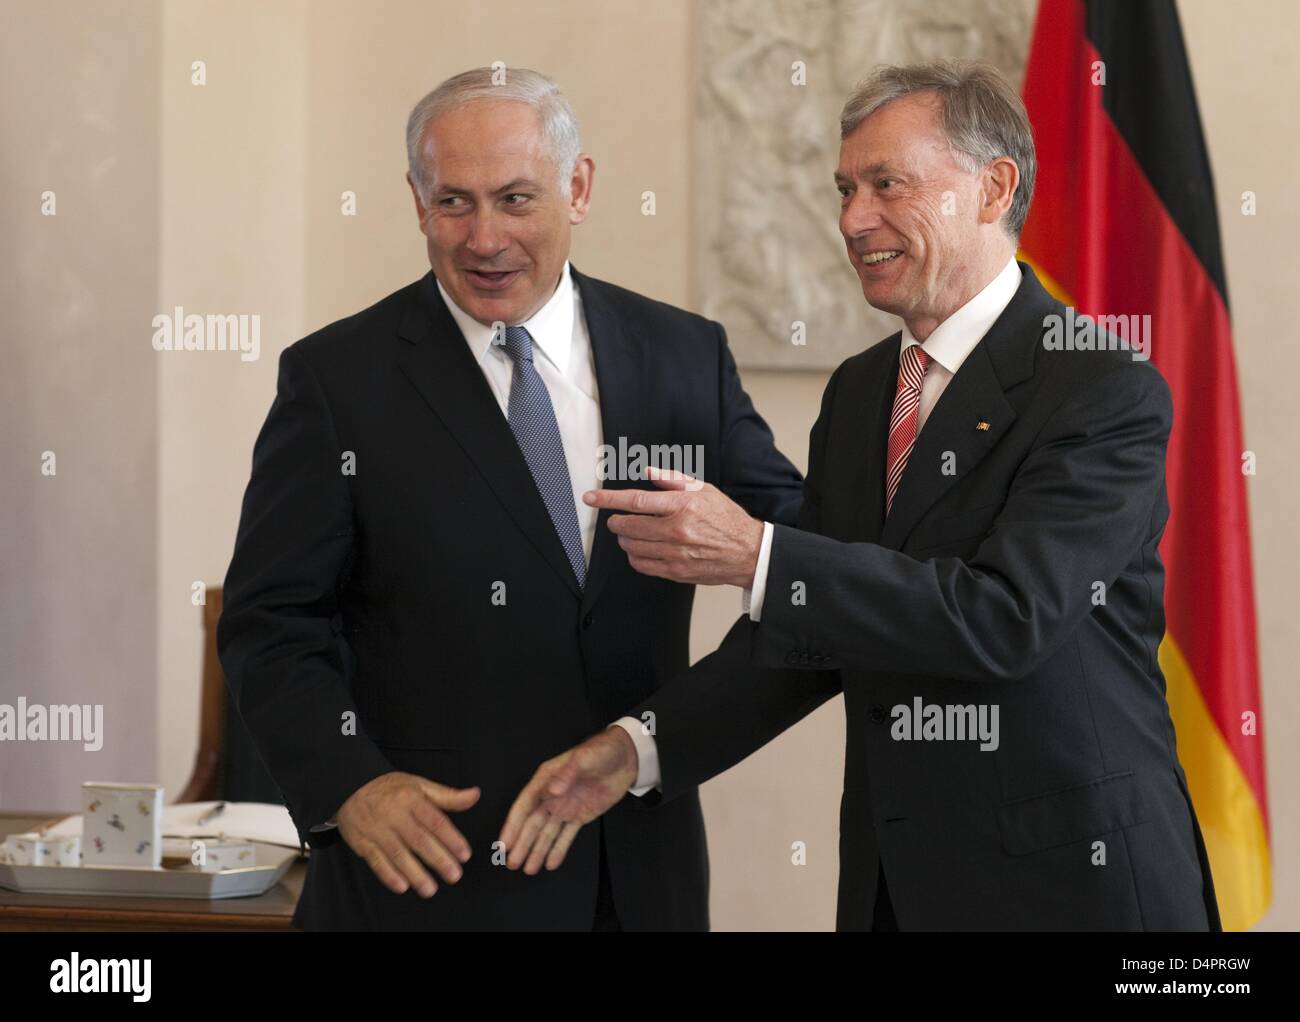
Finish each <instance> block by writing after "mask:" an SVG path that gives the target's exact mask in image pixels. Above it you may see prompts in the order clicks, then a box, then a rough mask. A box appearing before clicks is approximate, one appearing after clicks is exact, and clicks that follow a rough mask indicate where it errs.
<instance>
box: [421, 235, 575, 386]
mask: <svg viewBox="0 0 1300 1022" xmlns="http://www.w3.org/2000/svg"><path fill="white" fill-rule="evenodd" d="M438 293H439V294H441V295H442V300H443V301H444V302H446V303H447V310H448V311H449V312H450V313H451V316H452V319H454V320H455V321H456V325H457V326H458V327H460V332H461V334H463V335H464V337H465V342H466V343H467V344H468V345H469V350H470V353H471V354H472V355H473V356H474V359H475V360H476V361H479V362H481V361H482V360H483V358H484V357H485V356H486V355H487V354H488V351H489V349H490V348H491V347H492V327H491V326H490V325H487V324H484V323H480V322H479V321H478V320H476V319H475V318H474V317H473V316H471V315H470V314H469V313H468V312H466V311H465V310H464V309H462V308H461V307H460V306H459V305H457V304H456V303H455V302H453V301H452V300H451V295H449V294H447V291H446V289H445V288H444V287H443V286H442V281H438ZM573 298H574V288H573V278H572V277H571V276H570V275H569V261H568V260H567V259H566V260H565V261H564V268H563V269H562V270H561V271H560V283H559V284H558V285H557V286H556V288H555V293H554V294H553V295H551V297H550V298H548V299H547V300H546V304H545V305H543V306H542V307H541V308H540V309H538V310H537V311H536V312H535V313H533V315H532V316H531V317H530V318H529V319H527V320H525V321H524V322H523V323H521V324H520V326H522V327H523V328H524V329H525V330H527V331H528V333H529V334H530V335H531V336H532V338H533V350H534V352H536V351H538V350H539V349H540V351H541V352H542V354H543V355H545V356H546V358H547V359H548V360H550V362H551V364H552V365H553V366H555V368H556V369H557V370H558V371H559V372H560V375H564V373H565V372H567V371H568V368H569V354H570V352H571V350H572V348H573V313H574V309H573ZM505 357H507V358H509V357H510V356H508V355H506V356H505Z"/></svg>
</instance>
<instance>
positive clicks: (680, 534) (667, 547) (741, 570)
mask: <svg viewBox="0 0 1300 1022" xmlns="http://www.w3.org/2000/svg"><path fill="white" fill-rule="evenodd" d="M646 475H647V476H648V477H649V478H650V480H651V481H652V482H653V483H654V484H655V485H656V486H658V487H659V489H658V490H588V491H587V492H586V493H584V494H583V495H582V499H583V500H584V501H586V502H587V504H589V505H590V506H591V507H594V508H611V509H613V510H615V511H627V512H631V513H630V514H616V515H611V516H610V519H609V529H610V531H611V532H613V533H615V534H616V535H617V536H618V545H619V546H621V547H622V548H623V549H624V550H625V551H626V552H627V559H628V563H630V564H631V565H632V567H633V568H635V569H636V570H637V571H639V572H641V574H643V575H654V576H656V577H657V578H666V579H669V580H671V581H673V582H693V583H695V584H696V585H706V586H721V585H732V586H739V587H740V588H742V589H751V588H753V585H754V572H755V570H756V569H757V567H758V551H759V548H760V547H761V546H762V544H763V523H762V522H760V521H758V520H757V519H756V518H751V517H750V516H749V515H748V514H746V513H745V511H744V509H743V508H742V507H740V505H739V504H737V503H735V501H733V500H732V499H731V498H730V497H728V496H727V495H726V494H725V493H723V492H722V491H721V490H719V489H718V488H717V487H716V486H711V485H709V484H708V483H704V482H700V481H699V480H698V479H692V478H691V477H690V476H688V475H683V474H682V473H681V472H674V471H671V470H669V469H657V468H647V469H646Z"/></svg>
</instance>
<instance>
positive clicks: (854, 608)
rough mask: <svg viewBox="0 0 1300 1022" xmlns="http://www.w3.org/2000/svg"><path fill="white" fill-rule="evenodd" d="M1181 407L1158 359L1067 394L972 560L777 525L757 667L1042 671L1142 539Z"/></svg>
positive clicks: (986, 677)
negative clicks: (810, 658) (797, 587)
mask: <svg viewBox="0 0 1300 1022" xmlns="http://www.w3.org/2000/svg"><path fill="white" fill-rule="evenodd" d="M1172 419H1173V411H1172V405H1171V401H1170V397H1169V388H1168V386H1167V385H1166V384H1165V381H1164V379H1163V378H1162V377H1161V376H1160V374H1159V372H1157V371H1156V370H1155V368H1154V367H1152V366H1150V365H1148V364H1145V363H1127V364H1124V365H1121V366H1120V367H1119V368H1117V369H1115V370H1112V371H1110V372H1108V373H1106V374H1104V375H1102V376H1100V377H1099V378H1097V379H1096V380H1095V381H1094V382H1093V383H1092V384H1091V385H1090V386H1087V387H1085V388H1083V389H1082V391H1081V392H1080V393H1078V394H1076V395H1075V396H1074V398H1073V400H1071V401H1068V402H1066V403H1064V404H1063V405H1062V406H1061V407H1060V409H1058V410H1057V411H1056V412H1055V414H1054V415H1053V416H1052V418H1051V419H1050V420H1049V421H1048V422H1047V424H1046V425H1045V426H1044V427H1043V429H1042V432H1041V433H1040V434H1039V436H1038V438H1037V440H1036V442H1035V444H1034V446H1033V448H1032V450H1031V452H1030V453H1029V455H1028V456H1027V457H1026V459H1025V461H1024V462H1023V464H1022V465H1021V467H1020V469H1019V471H1018V472H1017V474H1016V476H1015V477H1014V479H1013V481H1012V484H1011V487H1010V491H1009V492H1008V494H1007V496H1006V499H1005V503H1004V504H1003V507H1002V509H1001V511H1000V513H999V514H998V516H997V518H996V520H995V522H994V524H993V528H992V530H991V531H990V532H989V534H988V535H987V536H986V537H985V539H984V540H983V541H982V542H981V544H980V545H979V547H978V549H977V550H976V552H975V554H974V555H973V556H972V557H971V558H969V559H968V560H961V559H958V558H955V557H938V558H933V559H930V560H925V561H921V560H916V559H915V558H913V557H910V556H908V555H907V554H905V553H901V552H899V551H897V550H892V549H887V548H885V547H882V546H879V545H876V544H872V543H842V542H838V541H836V540H834V539H830V538H828V537H825V536H819V535H814V534H812V533H809V532H801V531H796V530H794V529H789V528H785V527H782V526H778V527H777V528H776V530H775V534H774V537H773V541H772V553H771V562H770V565H769V571H768V581H767V584H768V592H769V593H780V592H789V591H790V586H791V584H792V583H793V582H794V581H796V580H798V581H802V582H804V583H805V585H806V599H807V602H806V604H804V605H800V606H794V605H792V604H791V601H789V600H774V599H769V601H768V602H767V603H766V604H765V605H764V608H763V620H762V623H761V624H760V625H758V626H757V627H756V629H755V631H754V655H755V660H754V662H755V663H756V664H761V665H767V666H772V665H777V664H783V663H790V662H791V658H792V656H797V655H800V654H803V653H807V652H808V651H815V652H816V654H817V655H819V656H821V657H822V658H824V659H822V660H821V661H820V662H821V663H822V664H823V665H824V666H834V667H839V668H847V669H855V670H864V671H900V672H915V673H921V674H936V675H941V676H944V677H949V678H955V679H961V680H966V681H1010V680H1014V679H1016V678H1019V677H1023V676H1024V675H1026V674H1028V673H1029V672H1030V671H1031V670H1033V669H1034V667H1036V666H1037V665H1038V664H1040V663H1041V662H1042V661H1044V660H1045V659H1047V657H1048V656H1049V655H1050V654H1051V653H1052V652H1053V651H1054V650H1055V649H1056V648H1057V647H1058V646H1059V645H1060V644H1061V643H1062V642H1063V641H1064V640H1065V638H1066V637H1067V636H1068V635H1069V634H1070V632H1071V631H1072V630H1073V629H1074V628H1076V627H1078V626H1079V625H1080V624H1081V623H1082V621H1083V620H1084V619H1085V618H1086V616H1087V615H1088V613H1089V612H1090V611H1091V610H1092V606H1093V605H1092V598H1093V595H1094V593H1095V592H1096V591H1097V589H1096V584H1097V583H1099V582H1100V583H1104V584H1105V585H1106V587H1107V588H1109V587H1110V586H1111V584H1112V583H1113V582H1114V581H1115V579H1116V578H1117V577H1118V575H1119V573H1120V572H1121V571H1122V570H1123V569H1124V568H1125V566H1126V565H1128V564H1129V563H1130V562H1131V561H1132V559H1133V558H1134V556H1135V555H1136V552H1137V551H1138V550H1139V549H1140V548H1141V545H1142V541H1143V539H1144V538H1145V537H1146V536H1147V535H1148V534H1149V532H1150V530H1151V529H1152V526H1153V521H1152V519H1153V515H1155V514H1157V513H1158V512H1157V507H1156V505H1157V497H1158V495H1159V493H1160V491H1161V487H1162V486H1163V484H1164V463H1165V445H1166V442H1167V440H1168V437H1169V430H1170V426H1171V423H1172Z"/></svg>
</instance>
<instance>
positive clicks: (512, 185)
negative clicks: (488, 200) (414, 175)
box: [433, 177, 541, 195]
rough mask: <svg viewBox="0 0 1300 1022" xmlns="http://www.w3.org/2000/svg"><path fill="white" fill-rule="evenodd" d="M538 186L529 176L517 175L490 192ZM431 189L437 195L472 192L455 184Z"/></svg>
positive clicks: (534, 189) (506, 192)
mask: <svg viewBox="0 0 1300 1022" xmlns="http://www.w3.org/2000/svg"><path fill="white" fill-rule="evenodd" d="M540 187H541V186H540V185H539V184H538V183H537V182H536V181H533V180H531V179H530V178H526V177H517V178H515V179H514V180H513V181H508V182H507V183H506V184H503V185H502V186H501V187H500V188H498V189H496V190H495V191H494V192H493V193H492V194H493V195H506V194H509V193H510V192H517V191H521V190H526V191H537V190H538V189H539V188H540ZM433 191H434V193H435V194H437V195H471V194H473V193H472V192H471V191H470V190H469V189H468V188H458V187H457V186H456V185H436V186H435V187H434V189H433Z"/></svg>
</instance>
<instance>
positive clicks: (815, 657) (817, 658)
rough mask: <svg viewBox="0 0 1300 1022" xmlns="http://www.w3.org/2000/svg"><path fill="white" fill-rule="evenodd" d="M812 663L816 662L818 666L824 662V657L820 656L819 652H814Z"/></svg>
mask: <svg viewBox="0 0 1300 1022" xmlns="http://www.w3.org/2000/svg"><path fill="white" fill-rule="evenodd" d="M813 663H814V664H816V665H817V666H818V667H820V666H821V665H822V664H824V663H826V658H825V657H824V656H822V655H821V654H820V653H814V654H813Z"/></svg>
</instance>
